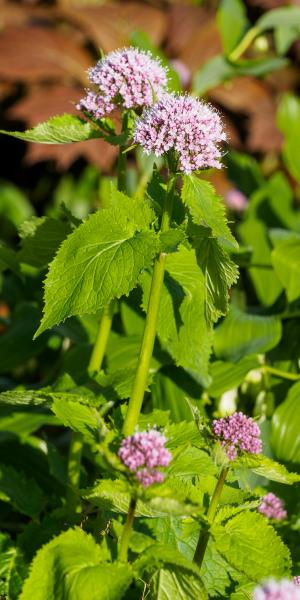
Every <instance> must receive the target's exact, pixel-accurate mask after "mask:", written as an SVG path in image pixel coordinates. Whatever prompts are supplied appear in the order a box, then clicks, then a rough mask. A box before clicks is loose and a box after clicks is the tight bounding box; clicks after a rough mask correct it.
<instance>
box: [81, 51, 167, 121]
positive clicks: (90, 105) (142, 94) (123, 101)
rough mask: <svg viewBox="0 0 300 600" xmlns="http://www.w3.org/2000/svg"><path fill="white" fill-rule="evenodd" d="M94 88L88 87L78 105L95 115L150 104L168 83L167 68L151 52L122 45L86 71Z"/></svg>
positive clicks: (96, 116)
mask: <svg viewBox="0 0 300 600" xmlns="http://www.w3.org/2000/svg"><path fill="white" fill-rule="evenodd" d="M88 76H89V80H90V82H91V83H92V84H94V87H95V90H87V94H86V96H85V98H83V99H82V100H80V102H79V104H78V105H77V108H78V109H79V110H84V111H87V112H88V113H90V114H92V115H93V116H94V117H95V118H96V119H101V118H102V117H104V116H105V115H107V114H109V113H111V112H112V111H113V110H114V109H115V108H116V107H118V106H119V107H121V108H127V109H128V108H137V107H144V106H149V105H151V104H153V101H154V98H155V97H156V98H160V97H161V96H162V93H163V91H164V90H165V88H166V86H167V73H166V69H165V68H164V67H163V66H162V65H161V64H160V62H159V60H156V59H154V58H153V57H152V56H151V54H150V52H144V51H141V50H136V49H135V48H124V49H123V50H118V51H115V52H110V53H109V54H107V56H105V57H104V58H102V59H101V60H99V62H98V63H97V64H96V66H95V67H92V68H91V69H89V71H88Z"/></svg>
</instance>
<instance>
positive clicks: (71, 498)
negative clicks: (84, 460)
mask: <svg viewBox="0 0 300 600" xmlns="http://www.w3.org/2000/svg"><path fill="white" fill-rule="evenodd" d="M82 446H83V443H82V435H81V433H78V432H75V431H72V437H71V443H70V448H69V459H68V487H67V493H66V505H67V509H68V513H69V514H76V513H80V512H81V502H80V498H79V488H80V465H81V454H82Z"/></svg>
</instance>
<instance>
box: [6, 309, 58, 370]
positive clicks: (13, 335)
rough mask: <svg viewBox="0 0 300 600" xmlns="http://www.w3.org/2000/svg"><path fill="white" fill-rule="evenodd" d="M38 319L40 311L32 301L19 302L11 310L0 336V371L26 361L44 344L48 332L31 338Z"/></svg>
mask: <svg viewBox="0 0 300 600" xmlns="http://www.w3.org/2000/svg"><path fill="white" fill-rule="evenodd" d="M39 320H40V311H39V309H38V307H37V306H36V305H35V304H34V303H25V302H24V303H21V304H20V305H19V306H18V307H17V308H16V310H15V311H14V312H13V314H12V316H11V323H10V324H9V326H8V329H7V331H5V332H4V333H2V335H1V336H0V355H1V361H0V373H6V372H7V371H10V370H11V369H14V368H16V367H18V366H19V365H21V364H24V363H26V361H27V360H29V359H30V358H32V357H33V356H36V355H37V354H39V353H40V352H41V351H42V350H43V348H44V347H45V346H46V343H47V340H48V337H49V336H48V334H46V336H43V337H41V338H40V339H39V340H37V341H33V340H32V338H33V335H34V332H35V330H36V328H37V326H38V324H39Z"/></svg>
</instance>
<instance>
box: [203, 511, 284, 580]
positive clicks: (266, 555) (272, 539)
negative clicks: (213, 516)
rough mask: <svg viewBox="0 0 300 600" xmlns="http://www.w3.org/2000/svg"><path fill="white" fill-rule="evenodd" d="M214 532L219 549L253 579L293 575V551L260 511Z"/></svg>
mask: <svg viewBox="0 0 300 600" xmlns="http://www.w3.org/2000/svg"><path fill="white" fill-rule="evenodd" d="M211 531H212V535H213V537H214V540H215V544H216V549H217V550H218V552H220V554H221V555H222V556H223V557H224V558H225V559H226V560H227V562H228V563H229V564H230V565H232V566H233V567H234V568H235V569H237V570H238V571H240V572H241V573H244V574H245V575H246V576H247V577H248V578H249V579H250V580H251V581H260V580H262V579H264V578H267V577H271V576H272V577H278V578H280V577H283V576H287V575H288V574H289V570H290V566H291V559H290V553H289V550H288V548H287V547H286V546H285V545H284V544H283V542H282V541H281V539H280V538H279V536H278V535H277V533H276V532H275V530H274V529H273V527H271V526H270V525H269V524H268V523H267V521H266V519H265V518H264V517H263V516H262V515H260V514H259V513H257V512H249V511H244V512H242V513H240V514H239V515H237V516H235V517H233V518H232V519H230V520H229V521H227V523H226V524H225V525H223V526H222V525H217V524H216V525H213V526H212V529H211ZM258 532H259V535H258ZM270 549H271V551H270Z"/></svg>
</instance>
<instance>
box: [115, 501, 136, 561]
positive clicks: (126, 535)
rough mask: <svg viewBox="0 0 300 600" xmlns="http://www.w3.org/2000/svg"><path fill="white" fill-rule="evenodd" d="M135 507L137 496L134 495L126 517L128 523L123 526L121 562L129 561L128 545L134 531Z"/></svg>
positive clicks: (120, 551) (120, 550)
mask: <svg viewBox="0 0 300 600" xmlns="http://www.w3.org/2000/svg"><path fill="white" fill-rule="evenodd" d="M135 509H136V498H133V497H132V498H131V500H130V504H129V509H128V513H127V519H126V523H125V525H124V527H123V531H122V536H121V541H120V549H119V560H120V561H121V562H127V556H128V546H129V540H130V536H131V533H132V526H133V520H134V513H135Z"/></svg>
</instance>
